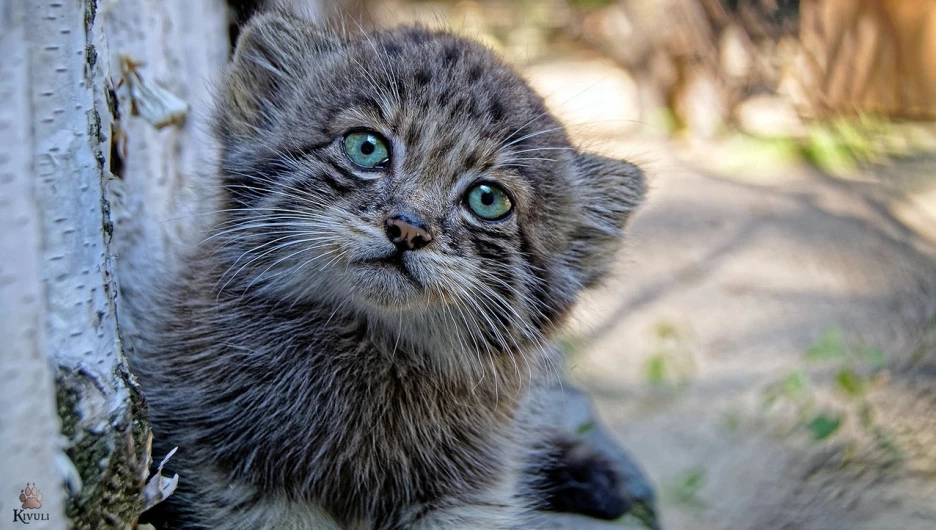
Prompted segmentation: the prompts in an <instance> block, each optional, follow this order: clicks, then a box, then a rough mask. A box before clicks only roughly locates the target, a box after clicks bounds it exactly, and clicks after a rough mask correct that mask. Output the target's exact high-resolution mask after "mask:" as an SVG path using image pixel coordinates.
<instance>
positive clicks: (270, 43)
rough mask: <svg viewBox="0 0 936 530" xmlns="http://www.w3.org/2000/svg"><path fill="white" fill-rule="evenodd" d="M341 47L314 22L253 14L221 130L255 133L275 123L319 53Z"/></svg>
mask: <svg viewBox="0 0 936 530" xmlns="http://www.w3.org/2000/svg"><path fill="white" fill-rule="evenodd" d="M337 47H338V43H337V42H336V41H335V39H333V38H332V37H330V36H328V35H325V34H324V33H322V32H321V31H320V30H318V29H317V28H316V27H315V26H314V25H313V24H311V23H310V22H308V21H306V20H302V19H299V18H296V17H294V16H291V15H288V14H285V13H279V12H275V13H267V14H263V15H260V16H257V17H254V18H253V19H251V20H250V22H248V23H247V25H246V26H245V27H244V28H243V29H242V30H241V33H240V36H239V38H238V39H237V45H236V47H235V49H234V57H233V59H232V60H231V65H230V66H229V68H228V71H227V74H226V77H227V78H226V80H225V82H224V84H223V86H224V90H223V92H222V94H221V95H220V96H221V97H220V98H219V106H218V110H217V116H216V130H217V133H218V134H219V136H221V137H222V138H225V137H231V136H234V135H236V136H254V135H256V134H257V132H258V131H262V130H264V129H265V127H266V126H268V125H269V124H271V123H276V121H277V116H278V115H279V114H280V113H281V112H282V110H283V108H282V107H283V105H284V104H286V103H287V102H288V99H289V95H290V94H288V92H289V91H292V90H297V89H298V87H299V86H301V84H300V80H301V79H302V77H303V75H304V74H305V73H306V72H307V71H308V70H309V67H310V65H314V63H315V61H316V59H319V58H320V57H321V56H323V55H324V54H327V53H329V52H332V51H333V50H335V49H337Z"/></svg>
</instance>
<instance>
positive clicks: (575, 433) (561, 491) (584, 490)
mask: <svg viewBox="0 0 936 530" xmlns="http://www.w3.org/2000/svg"><path fill="white" fill-rule="evenodd" d="M541 406H542V408H540V409H539V410H538V412H537V414H536V416H535V418H534V420H535V421H536V422H537V424H538V425H539V429H540V433H541V434H540V437H539V442H538V443H535V444H534V445H533V446H532V447H533V449H534V452H533V453H532V454H531V456H530V458H528V459H527V468H526V478H525V482H526V485H527V491H528V494H529V495H530V497H531V500H532V502H533V503H534V504H535V506H536V508H537V509H538V510H547V511H564V512H572V513H581V514H586V515H590V516H592V517H600V518H603V519H615V518H617V517H619V516H620V515H623V514H624V513H631V514H632V515H634V516H635V517H637V518H638V519H640V520H643V521H645V522H646V524H647V525H648V526H650V527H656V526H657V523H656V509H655V504H656V502H655V498H654V497H655V495H654V491H653V487H652V486H651V484H650V482H649V480H648V479H647V477H646V475H645V474H644V472H643V471H642V470H641V469H640V467H639V466H638V465H637V464H636V462H635V461H634V460H633V458H632V457H631V456H630V455H629V454H628V453H627V452H626V451H624V450H623V449H622V448H621V447H620V446H619V445H618V444H617V442H615V441H614V438H613V437H612V436H611V434H610V433H609V432H608V431H607V430H606V429H605V428H604V427H603V426H602V425H601V423H600V420H599V419H598V418H597V416H596V415H595V412H594V410H593V409H592V406H591V402H590V401H589V399H588V397H587V396H586V395H585V393H583V392H582V391H581V390H578V389H577V388H575V387H574V386H571V385H568V384H565V385H563V386H562V387H559V386H556V387H554V388H552V389H549V390H547V391H546V393H545V395H544V396H543V401H542V404H541Z"/></svg>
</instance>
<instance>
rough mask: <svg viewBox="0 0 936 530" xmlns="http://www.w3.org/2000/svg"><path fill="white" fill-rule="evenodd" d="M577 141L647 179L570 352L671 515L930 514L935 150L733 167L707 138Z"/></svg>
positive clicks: (868, 521) (934, 428)
mask: <svg viewBox="0 0 936 530" xmlns="http://www.w3.org/2000/svg"><path fill="white" fill-rule="evenodd" d="M585 143H587V144H590V145H597V146H598V147H599V148H600V149H601V150H603V151H605V152H609V153H612V154H617V155H621V156H626V157H628V158H630V159H631V160H634V161H636V162H638V163H640V164H641V165H642V166H643V167H644V168H645V169H646V171H647V173H648V176H649V178H650V183H651V185H650V193H649V195H648V198H647V202H646V205H645V207H644V208H643V209H642V210H641V211H640V213H639V214H638V215H637V216H636V218H635V219H634V221H633V223H632V225H631V226H630V231H629V235H628V243H627V248H626V250H625V252H624V253H623V254H622V258H621V260H620V263H619V266H618V267H617V271H616V274H615V277H614V279H613V280H612V281H611V282H609V284H608V285H607V286H606V287H604V288H602V289H600V290H598V291H597V292H594V293H591V295H590V296H589V297H588V299H587V300H586V301H585V303H584V304H582V306H581V309H580V311H579V314H578V318H577V322H576V325H575V326H574V330H573V331H572V332H571V333H570V337H569V343H570V347H569V350H570V360H569V365H570V367H569V369H570V372H571V378H572V379H573V380H574V381H576V382H577V383H578V384H580V385H582V386H583V388H585V389H586V390H587V391H588V392H590V393H591V394H592V396H593V399H594V401H595V403H596V405H597V407H598V410H599V412H600V415H601V417H602V420H603V421H604V422H606V424H607V425H608V427H609V428H610V429H611V430H612V431H613V432H614V433H615V435H616V436H617V437H618V439H619V441H620V442H621V443H622V444H623V445H624V446H625V447H626V448H627V449H628V450H630V451H631V452H632V454H633V455H634V456H635V458H636V459H637V461H638V462H639V463H640V464H641V465H642V466H643V468H644V469H645V470H646V471H647V473H648V474H649V476H650V477H651V479H652V481H653V482H654V484H655V485H656V487H657V489H658V494H659V496H660V501H659V502H660V511H661V515H662V521H661V522H662V524H663V527H664V528H667V529H688V528H693V529H696V528H698V529H709V530H716V529H722V528H724V529H732V530H740V529H787V528H789V529H793V528H796V529H800V528H802V529H842V530H858V529H867V530H871V529H875V530H898V529H899V530H912V529H924V528H925V529H933V528H936V443H934V442H936V359H934V350H936V348H934V346H933V343H934V341H933V336H934V331H933V327H934V321H933V317H934V310H936V274H934V273H936V246H934V243H933V241H934V240H936V239H934V236H936V218H933V217H927V216H929V215H931V210H928V209H927V208H931V207H932V206H933V205H934V204H936V201H933V199H932V198H933V197H934V196H936V193H933V190H936V183H934V180H933V179H932V175H934V174H936V161H933V160H928V159H925V158H922V159H917V160H914V161H907V162H903V163H900V164H896V165H892V166H888V167H884V168H878V169H874V170H869V171H865V172H863V173H861V174H859V175H857V176H856V177H855V179H854V180H848V179H838V178H831V177H828V176H825V175H823V174H822V173H820V172H818V171H816V170H815V169H812V168H810V167H808V166H805V165H802V164H781V165H774V164H772V163H771V162H769V161H767V162H765V164H763V165H761V166H760V167H752V168H750V170H749V171H741V172H735V173H734V176H732V177H725V176H718V175H716V174H715V173H714V172H713V171H710V170H707V169H706V168H708V167H712V166H713V164H712V162H713V160H717V159H718V158H719V157H721V156H723V154H722V153H721V151H720V150H719V148H718V147H717V146H714V147H712V146H705V147H701V146H697V147H696V148H695V149H689V148H686V147H685V146H680V144H674V143H673V142H671V141H665V140H659V139H656V140H655V139H649V140H648V139H647V136H644V135H642V134H641V133H640V132H639V131H638V132H632V133H630V134H628V135H626V136H622V137H621V138H619V139H612V140H608V139H607V138H603V139H600V140H597V139H594V138H586V139H585ZM928 181H929V182H928ZM927 197H928V199H927ZM894 212H900V213H901V215H902V216H903V217H905V218H911V217H912V218H913V220H914V222H913V223H911V224H912V225H913V226H914V228H911V227H910V226H908V225H907V224H904V223H903V222H901V221H899V220H898V219H897V218H896V217H895V215H894ZM928 221H932V222H928ZM842 374H845V375H842ZM830 425H832V426H833V427H832V428H828V427H829V426H830ZM830 430H833V432H831V433H830V432H829V431H830Z"/></svg>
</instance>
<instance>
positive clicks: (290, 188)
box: [134, 14, 643, 529]
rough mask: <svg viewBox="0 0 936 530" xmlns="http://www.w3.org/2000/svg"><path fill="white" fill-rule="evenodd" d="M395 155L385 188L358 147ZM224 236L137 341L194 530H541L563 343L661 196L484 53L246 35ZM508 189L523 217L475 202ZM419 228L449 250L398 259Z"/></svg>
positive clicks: (219, 122) (163, 291) (454, 44)
mask: <svg viewBox="0 0 936 530" xmlns="http://www.w3.org/2000/svg"><path fill="white" fill-rule="evenodd" d="M362 129H364V130H371V131H376V132H378V133H379V134H381V135H382V136H383V137H384V138H386V139H387V140H388V142H389V145H390V146H391V160H390V163H389V164H388V165H387V166H386V167H385V168H384V169H380V170H364V169H362V168H360V167H357V166H355V165H354V164H353V163H352V162H351V161H350V160H349V159H348V157H347V156H345V154H344V152H343V151H342V145H343V143H342V138H343V137H344V136H345V135H346V134H347V133H349V132H350V131H356V130H362ZM215 132H216V136H217V138H218V140H219V142H220V145H221V153H220V164H219V171H218V173H219V177H218V178H219V181H218V187H219V188H220V189H221V194H220V207H219V211H218V212H217V223H216V224H215V226H214V228H213V229H211V230H210V232H209V234H207V236H206V239H205V240H204V242H203V243H202V244H200V245H199V246H198V247H197V248H195V249H193V250H192V252H191V253H190V255H189V256H188V258H187V259H186V260H185V261H184V263H181V264H179V265H178V270H176V271H175V272H174V273H173V274H170V275H168V279H167V280H166V282H165V284H164V285H161V286H160V288H159V289H158V291H159V292H158V296H159V300H158V301H157V302H155V303H153V304H152V306H151V308H150V309H149V310H148V311H147V312H146V313H147V314H146V315H145V317H144V318H145V319H146V322H147V323H146V324H145V325H143V326H141V328H142V329H143V333H142V337H141V340H140V341H139V343H138V345H137V347H136V350H137V351H136V356H135V360H134V364H135V368H136V372H137V373H138V374H139V378H140V382H141V384H142V386H143V388H144V391H145V393H146V396H147V399H148V400H149V403H150V413H151V420H152V428H153V430H154V432H155V434H156V437H157V442H158V445H159V448H162V449H168V448H171V447H173V446H178V447H179V451H178V454H177V455H176V457H175V458H174V459H173V460H172V461H171V463H170V465H169V466H168V467H170V468H172V469H171V471H176V472H178V473H179V474H180V475H181V476H182V479H181V482H180V489H179V491H178V492H177V493H176V494H175V495H173V496H172V497H171V498H170V500H169V501H168V503H167V507H166V508H167V509H166V510H165V512H166V514H167V518H168V520H170V521H172V522H171V523H168V525H169V526H170V527H184V528H225V529H237V528H245V529H246V528H263V527H270V528H272V527H275V528H283V529H288V528H296V529H298V528H323V529H324V528H347V529H398V528H400V529H402V528H414V529H423V528H425V529H429V528H439V529H443V528H444V529H458V528H465V529H468V528H472V529H477V528H485V529H498V528H527V527H528V526H527V525H528V523H527V522H525V521H526V519H525V514H526V513H527V510H528V509H529V508H530V507H531V504H532V501H531V500H530V498H529V496H525V495H524V492H525V491H526V486H525V485H526V484H528V483H529V480H527V479H525V478H524V476H523V470H524V469H525V468H526V467H527V466H526V465H525V462H526V461H527V459H528V458H529V453H530V452H531V451H532V450H534V448H536V447H538V446H540V445H541V443H540V442H541V441H540V440H539V438H538V437H540V436H542V431H541V429H540V427H539V426H537V425H536V421H535V419H536V408H537V406H539V405H538V399H537V396H538V391H539V389H540V388H542V387H543V386H544V384H545V382H546V380H547V379H548V377H549V374H550V373H551V371H552V364H551V363H552V362H553V360H552V359H551V353H550V351H551V350H550V348H549V346H548V342H547V341H548V339H549V336H550V334H551V333H552V332H553V330H555V328H556V327H557V326H558V325H559V324H560V323H561V322H562V320H563V317H564V315H566V314H567V312H568V311H569V309H570V308H571V306H572V304H573V302H574V300H575V298H576V295H577V294H578V293H579V291H580V290H581V289H583V288H584V287H586V286H589V285H592V284H594V283H595V282H597V281H598V280H599V279H600V278H601V277H602V276H603V275H604V274H605V270H606V268H607V265H608V263H609V262H610V259H611V257H612V256H613V255H614V252H615V250H616V248H617V246H618V244H619V240H620V238H621V235H622V228H623V226H624V223H625V221H626V219H627V217H628V215H629V214H630V212H631V211H632V210H633V209H634V208H635V207H636V206H637V204H638V203H639V202H640V200H641V198H642V195H643V177H642V174H641V172H640V171H639V170H638V169H637V168H636V167H635V166H633V165H631V164H628V163H626V162H621V161H617V160H610V159H606V158H602V157H599V156H596V155H588V154H581V153H579V152H578V151H577V150H575V149H574V148H573V147H572V146H571V145H570V143H569V140H568V138H567V136H566V133H565V131H564V129H563V128H562V126H561V125H559V124H558V123H557V122H556V120H555V119H554V118H553V117H552V116H551V115H550V114H549V113H548V112H547V111H546V109H545V107H544V105H543V102H542V100H541V99H540V98H539V97H538V96H537V95H535V94H534V93H533V92H532V91H531V90H530V89H529V88H528V87H527V85H526V84H525V83H524V82H523V81H522V80H521V79H520V78H519V77H518V76H517V75H516V74H515V73H514V72H513V71H512V70H511V69H510V68H509V67H507V66H505V65H504V64H503V63H502V62H501V61H500V60H499V59H498V58H497V57H495V56H494V55H493V54H492V53H491V52H490V51H488V50H487V49H485V48H484V47H482V46H481V45H479V44H476V43H473V42H469V41H466V40H463V39H461V38H459V37H456V36H453V35H451V34H447V33H437V32H432V31H427V30H424V29H417V28H404V29H397V30H394V31H388V32H381V33H376V34H371V35H356V36H337V35H331V34H323V33H321V32H320V31H318V30H317V29H315V28H314V27H312V26H311V25H309V24H308V23H306V22H304V21H302V20H298V19H294V18H291V17H289V16H288V15H281V14H267V15H263V16H260V17H259V18H256V19H254V20H253V21H252V22H251V23H250V24H248V26H247V27H246V28H245V29H244V31H243V33H242V35H241V37H240V39H239V43H238V46H237V50H236V52H235V56H234V59H233V62H232V65H231V66H230V68H229V70H228V72H227V75H226V79H225V81H224V82H223V83H222V86H221V90H220V94H219V95H218V108H217V113H216V122H215ZM479 180H486V181H493V182H496V183H498V184H499V185H501V186H503V188H504V189H506V190H507V191H508V193H509V195H510V197H511V199H512V202H513V204H514V210H513V212H512V213H511V214H510V215H509V216H508V217H507V218H505V219H503V220H500V221H495V222H490V221H484V220H482V219H480V218H478V217H476V216H474V215H473V214H472V213H471V212H470V211H469V210H468V208H467V207H466V204H465V201H464V195H465V192H466V190H467V189H468V187H469V186H470V185H471V184H472V183H474V182H477V181H479ZM398 212H406V213H407V214H408V215H411V216H415V217H418V218H419V219H421V220H424V221H425V223H426V227H427V228H426V229H427V230H428V231H429V233H431V234H432V240H431V242H430V243H429V244H428V245H426V246H425V247H424V248H420V249H417V250H406V251H399V250H398V249H397V248H396V247H395V246H394V245H393V244H392V243H391V242H390V241H389V240H388V238H387V236H386V234H385V228H384V221H385V219H386V218H387V217H388V216H390V215H393V214H394V213H398Z"/></svg>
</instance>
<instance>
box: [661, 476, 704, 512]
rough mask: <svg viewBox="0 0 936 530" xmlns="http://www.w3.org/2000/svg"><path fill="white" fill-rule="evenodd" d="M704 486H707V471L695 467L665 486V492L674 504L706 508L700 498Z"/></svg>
mask: <svg viewBox="0 0 936 530" xmlns="http://www.w3.org/2000/svg"><path fill="white" fill-rule="evenodd" d="M703 486H705V469H703V468H701V467H695V468H692V469H690V470H688V471H686V472H685V473H681V474H680V475H678V476H676V477H675V478H674V479H673V480H672V481H670V482H667V483H666V484H664V486H663V492H664V495H665V496H666V497H667V498H669V499H671V500H672V501H673V502H676V503H678V504H683V505H686V506H691V507H696V508H698V507H702V506H704V503H703V502H702V501H701V500H700V499H699V498H698V494H699V492H700V491H701V490H702V487H703Z"/></svg>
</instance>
